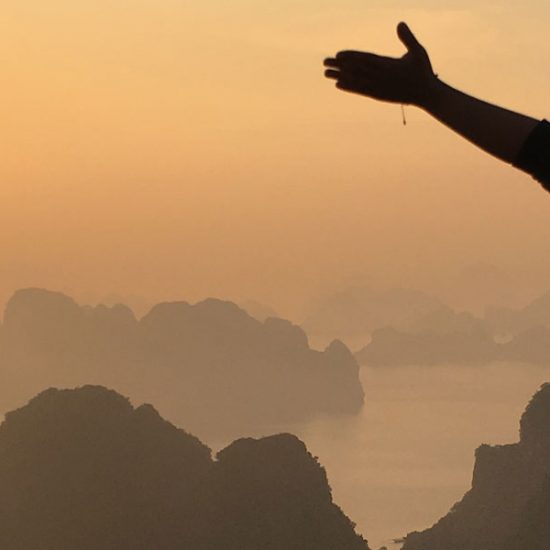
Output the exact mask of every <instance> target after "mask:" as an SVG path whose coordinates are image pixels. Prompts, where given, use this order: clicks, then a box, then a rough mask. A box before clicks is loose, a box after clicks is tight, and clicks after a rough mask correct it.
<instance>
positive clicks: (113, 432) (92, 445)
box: [0, 386, 368, 550]
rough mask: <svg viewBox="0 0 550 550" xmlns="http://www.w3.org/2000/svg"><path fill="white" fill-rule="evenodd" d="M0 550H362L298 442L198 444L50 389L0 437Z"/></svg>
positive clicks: (146, 409) (147, 412) (96, 394)
mask: <svg viewBox="0 0 550 550" xmlns="http://www.w3.org/2000/svg"><path fill="white" fill-rule="evenodd" d="M0 486H1V487H2V491H1V492H0V547H1V548H6V549H8V548H9V549H10V550H60V549H62V548H67V549H69V548H71V549H73V548H74V549H77V548H78V549H79V550H80V549H83V550H98V549H101V550H136V549H144V550H145V549H153V548H154V549H160V550H181V549H182V548H192V549H193V550H258V549H259V548H269V549H272V550H306V549H313V548H315V549H316V550H334V549H336V548H342V549H344V548H345V549H346V550H348V549H349V550H368V545H367V543H366V541H365V540H364V539H363V538H362V537H360V536H359V535H357V534H356V533H355V531H354V525H353V524H352V523H351V521H350V520H349V519H348V518H347V517H346V516H345V515H344V514H343V512H342V511H341V510H340V508H338V507H337V506H336V505H335V504H334V503H333V502H332V496H331V491H330V487H329V485H328V482H327V477H326V473H325V471H324V469H323V468H322V467H321V466H320V465H319V463H318V462H317V461H316V460H315V459H314V458H313V457H312V456H311V454H309V453H308V451H307V449H306V448H305V445H304V444H303V443H302V442H301V441H300V440H298V439H297V438H296V437H294V436H291V435H288V434H281V435H276V436H272V437H267V438H263V439H260V440H254V439H243V440H239V441H235V442H234V443H232V444H231V445H229V446H228V447H227V448H226V449H224V450H223V451H220V452H219V453H218V456H217V460H212V458H211V451H210V449H209V448H208V447H207V446H206V445H204V444H203V443H201V442H200V441H199V440H198V439H197V438H196V437H194V436H192V435H190V434H188V433H186V432H184V431H183V430H180V429H177V428H176V427H175V426H173V425H172V424H170V423H169V422H167V421H165V420H163V419H162V418H161V417H160V416H159V415H158V413H157V412H156V410H155V409H154V408H153V407H152V406H150V405H142V406H140V407H138V408H134V407H132V405H131V404H130V403H129V401H128V400H127V399H125V398H124V397H122V396H121V395H119V394H117V393H116V392H114V391H112V390H107V389H106V388H103V387H98V386H85V387H81V388H78V389H74V390H57V389H49V390H46V391H44V392H42V393H41V394H39V395H38V396H37V397H35V398H33V399H32V400H31V401H30V402H29V403H28V404H27V405H26V406H24V407H22V408H20V409H17V410H15V411H13V412H10V413H8V414H7V415H6V418H5V421H4V422H3V424H2V425H1V426H0Z"/></svg>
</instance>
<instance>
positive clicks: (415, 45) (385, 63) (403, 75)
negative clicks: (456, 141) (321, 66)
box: [325, 23, 550, 184]
mask: <svg viewBox="0 0 550 550" xmlns="http://www.w3.org/2000/svg"><path fill="white" fill-rule="evenodd" d="M397 34H398V36H399V38H400V40H401V41H402V42H403V44H404V45H405V47H406V48H407V52H406V53H405V55H404V56H403V57H400V58H392V57H383V56H378V55H375V54H372V53H365V52H356V51H342V52H339V53H338V54H337V55H336V57H334V58H328V59H326V60H325V66H326V67H327V70H326V71H325V75H326V76H327V77H328V78H330V79H334V80H336V86H337V87H338V88H339V89H341V90H344V91H348V92H353V93H357V94H361V95H365V96H368V97H372V98H375V99H379V100H381V101H389V102H393V103H402V104H409V105H416V106H417V107H420V108H421V109H424V110H425V111H427V112H428V113H430V114H431V115H432V116H434V117H435V118H436V119H438V120H439V121H440V122H442V123H443V124H445V125H446V126H448V127H449V128H451V129H452V130H454V131H455V132H457V133H459V134H460V135H461V136H463V137H464V138H466V139H467V140H469V141H471V142H472V143H474V144H475V145H477V146H478V147H480V148H481V149H483V150H484V151H487V152H488V153H490V154H491V155H494V156H495V157H497V158H499V159H501V160H503V161H505V162H508V163H511V164H514V165H515V166H517V167H518V168H521V169H523V170H525V171H527V172H530V173H531V174H533V175H534V176H535V177H537V179H540V180H541V181H543V179H544V176H541V174H540V172H541V170H542V168H540V167H533V166H532V164H533V162H535V161H534V159H532V158H531V157H532V156H533V155H534V154H537V153H538V154H539V156H540V148H541V145H540V141H541V139H542V141H545V140H548V142H547V143H545V145H548V146H549V148H548V150H547V151H546V153H545V158H547V160H546V163H547V165H548V166H547V167H545V168H544V170H548V171H549V174H550V129H548V128H543V131H542V134H543V135H542V137H541V136H540V135H538V136H537V142H536V143H535V144H534V145H533V144H531V143H530V142H532V141H533V139H532V138H533V136H535V135H537V134H540V133H541V131H540V130H538V131H537V129H538V127H539V126H540V124H541V123H540V122H539V121H538V120H536V119H534V118H531V117H528V116H525V115H522V114H519V113H515V112H513V111H509V110H508V109H503V108H502V107H498V106H496V105H492V104H490V103H487V102H485V101H481V100H479V99H477V98H475V97H472V96H469V95H467V94H465V93H463V92H460V91H458V90H456V89H454V88H452V87H451V86H449V85H447V84H445V83H444V82H442V81H441V80H439V78H438V77H437V75H436V74H435V73H434V71H433V69H432V65H431V62H430V58H429V56H428V54H427V52H426V50H425V49H424V47H423V46H422V45H421V44H420V43H419V42H418V40H417V39H416V38H415V36H414V35H413V33H412V32H411V31H410V29H409V27H408V26H407V25H406V24H405V23H400V24H399V25H398V27H397ZM545 130H546V132H548V133H547V136H546V138H545ZM526 148H527V149H529V150H526ZM533 148H534V149H535V151H534V152H533V151H532V149H533ZM543 160H544V159H543ZM537 162H539V164H540V159H538V161H537ZM537 170H538V173H536V172H537ZM544 170H543V171H544ZM547 183H548V182H545V181H543V184H547Z"/></svg>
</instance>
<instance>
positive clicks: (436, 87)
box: [417, 74, 449, 114]
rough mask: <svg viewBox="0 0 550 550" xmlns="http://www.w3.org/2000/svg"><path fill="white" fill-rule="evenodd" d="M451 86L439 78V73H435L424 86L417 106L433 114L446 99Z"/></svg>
mask: <svg viewBox="0 0 550 550" xmlns="http://www.w3.org/2000/svg"><path fill="white" fill-rule="evenodd" d="M448 90H449V86H447V85H446V84H445V83H444V82H442V81H441V80H439V78H438V77H437V75H435V74H434V75H433V76H432V77H431V78H430V80H429V81H428V82H427V84H426V85H425V86H424V87H423V88H422V90H421V93H420V97H419V99H418V102H417V106H418V107H420V108H421V109H423V110H424V111H426V112H428V113H430V114H433V113H434V111H437V110H438V108H439V106H440V105H441V104H442V103H443V102H444V101H445V97H446V94H447V91H448Z"/></svg>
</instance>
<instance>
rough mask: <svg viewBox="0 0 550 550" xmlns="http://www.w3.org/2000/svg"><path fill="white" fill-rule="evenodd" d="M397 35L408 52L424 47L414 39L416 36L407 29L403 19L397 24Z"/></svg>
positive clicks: (421, 49) (420, 49)
mask: <svg viewBox="0 0 550 550" xmlns="http://www.w3.org/2000/svg"><path fill="white" fill-rule="evenodd" d="M397 36H398V37H399V40H401V42H403V44H404V45H405V47H406V48H407V50H408V51H409V52H418V51H423V50H424V47H423V46H422V44H420V42H419V41H418V40H417V39H416V36H414V34H413V33H412V31H411V29H409V26H408V25H407V23H404V22H403V21H402V22H401V23H399V25H397Z"/></svg>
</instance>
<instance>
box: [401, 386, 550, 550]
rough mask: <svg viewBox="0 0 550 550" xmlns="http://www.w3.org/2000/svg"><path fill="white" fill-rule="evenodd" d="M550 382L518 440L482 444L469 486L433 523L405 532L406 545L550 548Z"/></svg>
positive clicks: (409, 548) (424, 548) (437, 549)
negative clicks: (443, 515)
mask: <svg viewBox="0 0 550 550" xmlns="http://www.w3.org/2000/svg"><path fill="white" fill-rule="evenodd" d="M549 479H550V384H545V385H544V386H542V388H541V389H540V390H539V391H538V392H537V393H536V394H535V396H534V397H533V399H532V400H531V402H530V403H529V405H528V406H527V408H526V410H525V413H524V414H523V416H522V418H521V423H520V440H519V443H516V444H512V445H497V446H489V445H482V446H481V447H479V448H478V449H477V451H476V463H475V467H474V474H473V481H472V488H471V490H470V491H469V492H468V493H466V495H464V498H463V499H462V500H461V501H460V502H458V503H457V504H455V505H454V506H453V508H452V510H451V511H450V512H449V514H448V515H446V516H445V517H443V518H442V519H441V520H439V521H438V522H437V523H436V524H435V525H434V526H433V527H431V528H430V529H427V530H426V531H423V532H421V533H411V534H409V535H408V536H407V537H406V541H405V545H404V547H403V550H443V549H445V550H487V549H488V548H495V549H502V550H527V549H529V550H543V549H547V548H549V544H550V542H549V541H550V539H549V538H548V535H549V534H550V530H549V527H548V525H549V522H548V518H549V515H548V514H549V512H550V485H549Z"/></svg>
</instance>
